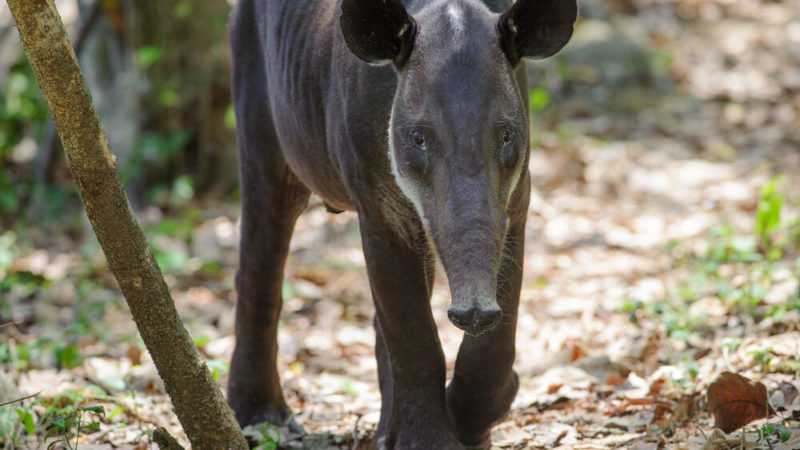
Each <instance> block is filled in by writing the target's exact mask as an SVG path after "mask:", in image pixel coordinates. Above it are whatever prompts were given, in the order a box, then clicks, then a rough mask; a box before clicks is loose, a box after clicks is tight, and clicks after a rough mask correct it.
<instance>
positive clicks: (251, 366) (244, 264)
mask: <svg viewBox="0 0 800 450" xmlns="http://www.w3.org/2000/svg"><path fill="white" fill-rule="evenodd" d="M252 6H253V4H252V2H246V1H245V2H240V3H239V6H238V12H237V13H235V14H234V17H233V20H232V23H231V46H232V50H233V58H234V64H233V97H234V108H235V110H236V119H237V127H236V128H237V138H238V146H239V177H240V186H241V197H242V221H241V245H240V256H239V270H238V272H237V274H236V291H237V295H238V297H237V302H236V346H235V348H234V352H233V358H232V360H231V370H230V378H229V383H228V403H229V405H230V406H231V409H233V412H234V414H235V415H236V419H237V420H238V421H239V423H240V424H241V425H242V426H244V425H249V424H255V423H260V422H270V423H272V424H277V425H281V424H285V423H289V424H290V425H292V427H294V428H296V429H297V430H298V431H299V427H297V426H296V424H294V423H293V422H291V412H290V411H289V408H288V407H287V406H286V402H285V401H284V398H283V394H282V393H281V385H280V379H279V377H278V371H277V368H276V356H277V350H278V343H277V332H278V316H279V315H280V311H281V304H282V298H281V286H282V284H283V267H284V262H285V261H286V255H287V253H288V250H289V240H290V238H291V235H292V228H293V227H294V223H295V220H296V219H297V217H298V216H299V215H300V213H301V212H302V211H303V209H304V207H305V205H306V203H307V201H308V197H309V194H310V193H309V190H308V189H307V188H306V187H305V186H303V185H302V184H301V183H300V182H299V180H297V178H296V177H295V175H294V174H293V173H292V172H291V170H289V168H288V166H287V165H286V163H285V162H284V160H283V157H282V156H281V149H280V146H279V143H278V138H277V135H276V132H275V128H274V126H273V123H272V119H271V115H270V111H269V105H268V100H267V92H266V78H265V75H264V71H265V67H264V61H263V52H262V51H261V46H260V45H259V44H258V38H257V37H258V36H259V33H258V32H257V29H256V26H255V23H254V20H255V19H254V17H255V16H256V14H255V13H254V11H252V10H251V9H252Z"/></svg>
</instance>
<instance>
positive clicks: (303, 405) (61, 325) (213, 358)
mask: <svg viewBox="0 0 800 450" xmlns="http://www.w3.org/2000/svg"><path fill="white" fill-rule="evenodd" d="M586 151H587V152H589V151H592V150H586ZM597 151H604V152H606V153H605V156H608V153H607V152H609V151H610V150H609V149H604V150H600V149H597ZM637 151H638V150H636V149H635V148H634V149H629V150H626V151H625V152H620V153H619V154H618V155H617V159H616V160H613V161H612V160H609V159H608V158H598V159H597V160H595V161H589V162H588V163H587V164H588V169H587V170H594V169H597V170H601V169H602V167H595V166H599V165H601V164H610V165H617V164H629V165H630V167H629V168H628V173H635V172H636V171H648V173H649V176H648V177H646V178H645V179H651V178H653V177H656V178H657V177H660V176H662V175H665V176H670V177H672V178H673V181H675V184H674V185H672V190H673V192H672V193H671V195H673V194H674V196H675V197H674V198H668V197H666V196H660V195H656V193H654V192H651V191H649V190H651V189H654V187H653V186H640V185H637V184H636V183H637V182H636V178H635V177H625V178H624V179H621V180H617V181H614V182H615V183H616V187H615V189H616V190H618V191H619V192H621V193H622V195H620V197H618V198H617V199H616V200H615V199H611V198H607V197H606V198H602V199H600V200H598V198H597V197H596V196H594V195H591V194H587V193H585V192H587V191H591V190H593V187H592V185H591V182H588V183H587V182H583V181H581V182H567V183H564V184H563V185H562V186H561V187H559V189H557V190H553V191H549V192H541V193H540V194H537V195H536V198H535V199H534V201H533V206H532V208H531V212H530V218H529V221H530V223H529V236H528V239H527V255H526V262H525V267H526V277H525V281H524V285H523V292H522V299H523V303H522V306H521V316H520V320H519V323H520V324H519V334H518V342H517V344H518V361H517V371H518V372H519V374H520V377H521V387H520V392H519V394H518V396H517V399H516V401H515V403H514V408H513V411H512V412H511V414H510V415H509V417H508V419H507V420H506V421H504V422H503V423H501V424H499V425H498V426H497V427H496V429H495V432H494V434H493V441H494V444H495V445H496V446H497V447H500V448H555V447H561V448H617V447H622V448H637V449H655V448H710V449H713V448H769V446H772V448H785V449H789V448H797V447H796V446H797V445H798V444H797V442H798V426H800V395H798V394H800V382H798V377H797V373H798V370H800V364H798V361H800V358H798V355H800V330H798V323H800V320H799V319H800V295H799V293H798V281H797V280H798V269H799V268H798V261H797V256H798V253H797V238H798V235H799V233H798V228H797V213H798V200H800V198H799V197H797V196H792V195H791V193H794V192H798V191H797V189H796V187H797V186H796V183H797V182H796V181H794V180H791V179H789V178H788V177H772V178H768V177H766V176H765V174H764V173H763V172H762V171H759V170H754V171H751V170H750V169H749V168H746V167H741V168H733V167H730V166H728V165H726V164H724V163H711V162H707V161H700V160H696V159H688V160H687V159H672V158H670V157H667V156H665V155H663V154H661V155H656V154H652V155H650V156H649V157H647V158H641V157H640V158H638V159H637V158H635V157H633V156H631V155H630V154H628V153H626V152H637ZM640 156H641V155H640ZM549 158H550V156H548V153H547V152H544V153H539V154H537V155H536V158H535V161H534V164H542V165H544V164H552V161H549ZM631 161H636V162H635V163H632V162H631ZM698 169H702V170H698ZM687 173H694V174H695V176H693V177H691V186H689V187H690V188H691V189H687V190H686V192H681V191H682V190H683V189H684V188H686V186H685V185H683V184H681V182H680V181H679V180H682V179H688V178H687V177H685V175H686V174H687ZM698 173H700V174H705V175H703V176H700V175H697V174H698ZM704 177H705V178H704ZM720 186H724V187H725V188H724V189H723V190H720V189H719V187H720ZM745 187H746V189H744V188H745ZM641 190H644V191H645V192H643V194H644V195H634V194H635V191H641ZM582 191H584V192H582ZM742 192H745V193H747V195H744V196H741V197H738V196H736V197H730V198H729V197H728V195H732V194H731V193H742ZM640 194H642V192H640ZM737 195H738V194H737ZM637 197H638V198H637ZM642 199H646V201H643V200H642ZM709 200H713V208H710V207H709V204H710V203H709ZM559 205H563V206H561V207H559ZM235 215H236V211H235V210H234V209H231V207H227V206H224V207H222V208H213V207H206V208H205V209H204V210H203V211H201V210H199V209H197V208H195V207H191V206H187V207H184V208H183V209H182V210H181V212H180V213H176V215H175V217H170V218H164V217H161V216H160V215H159V214H158V212H157V210H154V209H151V210H145V211H143V213H142V214H141V216H142V218H143V221H144V222H145V223H146V224H148V225H147V226H146V228H147V230H148V236H149V237H150V239H151V241H152V243H153V246H154V249H155V253H156V255H157V257H158V260H159V263H160V264H161V265H162V267H163V268H164V270H165V273H166V274H167V279H168V282H169V284H170V286H171V288H172V291H173V295H174V297H175V301H176V303H177V306H178V308H179V310H180V311H181V313H182V315H183V316H184V318H185V322H186V325H187V327H188V328H189V330H190V332H191V334H192V336H193V337H194V339H195V343H196V345H197V347H198V349H199V350H200V351H201V353H202V354H203V356H204V357H206V358H207V360H208V364H209V367H210V368H211V369H212V372H213V373H214V374H215V376H216V377H218V379H219V380H220V383H221V384H222V385H223V386H224V385H225V378H226V372H227V367H228V365H227V361H228V359H229V357H230V351H231V348H232V343H233V341H232V336H231V335H232V330H233V328H232V327H233V321H232V312H233V303H234V295H235V294H234V291H233V285H232V276H233V271H234V268H235V263H236V255H237V249H236V232H235V228H236V225H235V223H234V222H233V220H234V219H233V218H234V217H235ZM78 224H80V222H78ZM80 226H81V225H78V227H80ZM44 230H47V232H45V231H44ZM24 231H25V232H24V233H23V226H22V225H21V226H20V228H19V229H17V230H16V231H6V232H5V233H3V234H2V235H0V243H1V245H0V274H1V275H2V280H3V281H2V282H0V292H2V295H3V303H2V317H3V323H6V325H4V326H3V328H2V329H0V332H1V333H2V335H3V341H2V342H3V343H2V344H0V363H2V368H3V371H4V372H5V375H6V377H7V378H9V379H10V380H11V382H10V383H7V384H9V386H8V387H7V389H4V391H6V390H7V391H9V392H4V393H3V398H4V399H5V400H13V399H16V398H20V397H23V396H26V395H31V394H35V395H33V396H32V397H30V398H28V399H25V400H22V401H19V402H15V403H13V404H10V405H6V406H2V407H0V432H1V433H2V439H3V442H4V444H5V446H6V447H8V448H11V447H16V446H22V447H24V446H28V447H30V446H33V447H35V446H37V445H40V446H48V445H53V446H55V447H56V448H61V447H66V448H74V447H80V448H95V447H92V446H94V445H116V446H133V447H136V448H146V447H148V446H150V445H152V444H151V433H152V431H153V430H154V429H155V428H156V427H158V426H164V427H166V428H167V429H169V430H172V432H173V433H175V434H176V435H177V436H179V437H180V436H182V434H181V432H180V427H179V425H178V424H177V423H176V421H175V418H174V416H173V414H172V412H171V410H170V407H169V403H168V399H167V398H166V396H165V395H164V394H163V390H162V387H161V386H160V382H159V380H158V377H157V375H156V373H155V369H154V367H153V365H152V362H151V360H150V358H149V355H148V354H147V352H146V351H144V350H143V347H142V344H141V342H140V340H139V339H138V337H137V335H136V333H135V329H134V326H133V324H132V322H131V320H130V318H129V316H128V312H127V310H126V307H125V305H124V302H123V301H122V299H121V298H120V296H119V294H118V293H117V291H116V288H115V286H114V282H113V279H112V278H111V277H110V275H109V273H108V271H107V269H106V268H105V265H104V263H103V259H102V256H101V254H100V253H99V250H98V248H97V245H96V244H94V243H93V241H92V240H90V239H87V240H86V241H85V242H84V243H83V244H82V245H80V246H77V245H75V244H74V243H73V242H72V237H71V236H72V235H75V234H76V233H78V230H75V229H69V228H66V229H65V228H64V227H63V226H62V225H60V224H50V225H48V226H42V227H39V226H36V227H34V226H25V227H24ZM358 243H359V237H358V227H357V223H356V221H355V218H354V217H353V216H352V215H350V214H343V215H339V216H331V215H328V214H327V213H325V211H324V209H323V207H322V205H320V204H318V203H316V204H314V205H313V206H312V207H311V208H310V210H309V211H308V212H307V213H306V214H305V215H304V216H303V217H301V219H300V221H299V222H298V225H297V232H296V235H295V237H294V240H293V244H292V255H291V257H290V261H289V266H288V269H287V270H288V275H287V280H286V283H285V286H284V297H285V304H284V313H283V317H282V326H281V328H280V354H279V367H280V370H281V374H282V376H283V380H284V385H285V392H286V395H287V400H288V401H289V403H290V405H291V406H292V408H293V410H294V411H295V413H296V414H297V420H298V422H300V423H301V424H303V425H304V426H305V427H306V429H307V431H308V432H309V433H310V435H309V436H305V437H296V436H288V435H286V434H284V435H281V434H280V432H279V430H273V429H269V428H263V429H259V430H254V432H255V436H256V438H257V439H260V441H261V443H262V445H263V447H262V448H275V447H277V446H278V445H279V444H280V446H281V447H286V448H300V447H311V448H330V447H334V448H353V447H357V448H369V446H370V445H374V429H375V426H376V424H377V419H378V409H379V393H378V390H377V382H376V372H375V363H374V353H373V350H372V345H373V334H372V330H371V317H372V315H373V309H372V307H371V305H370V299H369V288H368V285H367V280H366V277H365V274H364V267H363V266H364V262H363V256H362V254H361V252H360V249H359V244H358ZM76 248H77V249H78V250H76ZM448 302H449V295H448V289H447V286H446V280H445V279H444V278H443V277H442V276H439V279H438V282H437V285H436V287H435V289H434V295H433V300H432V305H433V309H434V313H435V316H436V319H437V323H438V324H439V326H440V332H441V334H442V341H443V344H444V346H445V354H446V356H447V359H448V368H449V369H452V363H453V361H454V357H455V352H456V351H457V346H458V342H459V340H460V338H461V333H460V332H458V330H456V329H455V328H454V327H452V326H451V325H450V324H449V323H448V322H447V319H446V317H445V315H444V311H445V310H446V307H447V304H448ZM730 372H732V373H736V374H740V375H742V376H744V377H745V378H743V379H738V378H734V377H733V376H732V374H729V373H730ZM715 380H716V381H715ZM731 380H733V381H731ZM749 380H753V382H750V381H749ZM712 382H714V383H715V384H716V385H717V386H718V388H717V389H716V390H717V391H718V392H722V393H721V394H713V392H714V391H713V390H712V389H711V388H710V385H711V384H712ZM755 382H758V383H762V386H763V387H762V388H759V387H758V385H756V384H754V383H755ZM719 386H721V388H720V387H719ZM743 386H744V387H743ZM753 386H755V387H753ZM712 394H713V395H712ZM741 405H745V406H747V407H748V408H746V409H745V410H742V409H737V408H739V407H740V406H741ZM743 411H744V412H743ZM767 413H770V414H769V418H766V416H767ZM751 420H755V421H754V422H750V421H751ZM716 428H722V429H725V430H726V431H727V432H729V433H730V434H725V433H724V432H723V431H721V430H716ZM742 445H743V446H744V447H741V446H742Z"/></svg>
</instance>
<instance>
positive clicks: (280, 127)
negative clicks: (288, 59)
mask: <svg viewBox="0 0 800 450" xmlns="http://www.w3.org/2000/svg"><path fill="white" fill-rule="evenodd" d="M284 92H286V91H284ZM270 103H271V105H272V116H273V120H274V122H275V128H276V131H277V132H278V139H279V141H280V147H281V152H282V153H283V157H284V160H285V161H286V163H287V164H288V165H289V167H290V168H291V169H292V171H293V172H294V174H295V175H297V177H298V178H299V179H300V181H302V182H303V184H304V185H305V186H306V187H308V188H309V189H310V190H311V191H313V192H314V193H315V194H317V195H319V196H320V197H322V199H323V200H324V201H325V203H326V204H327V205H328V206H330V207H332V208H334V209H338V210H355V206H354V205H353V202H352V200H351V199H350V197H349V196H348V194H347V189H346V188H345V182H344V180H343V179H342V171H341V170H340V168H339V165H338V163H337V162H336V160H335V158H334V156H333V152H332V151H331V150H332V149H329V148H328V145H327V142H326V137H325V117H324V115H323V114H322V113H321V112H319V111H316V109H317V108H316V107H315V105H313V104H311V103H313V102H311V101H310V99H308V98H305V96H287V95H280V94H278V95H270ZM290 105H291V106H290Z"/></svg>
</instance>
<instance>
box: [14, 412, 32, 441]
mask: <svg viewBox="0 0 800 450" xmlns="http://www.w3.org/2000/svg"><path fill="white" fill-rule="evenodd" d="M17 415H18V416H19V418H20V421H21V422H22V426H23V427H24V428H25V432H26V433H28V434H29V435H31V436H35V435H36V425H35V424H34V423H33V415H31V412H30V411H28V410H23V409H20V408H17Z"/></svg>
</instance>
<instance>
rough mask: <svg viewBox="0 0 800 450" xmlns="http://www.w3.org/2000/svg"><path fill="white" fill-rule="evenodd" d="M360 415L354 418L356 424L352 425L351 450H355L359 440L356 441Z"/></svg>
mask: <svg viewBox="0 0 800 450" xmlns="http://www.w3.org/2000/svg"><path fill="white" fill-rule="evenodd" d="M361 417H362V415H361V414H359V415H358V416H356V423H355V424H354V425H353V446H352V447H350V448H351V449H352V450H356V449H357V448H358V444H359V439H358V421H360V420H361Z"/></svg>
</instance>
